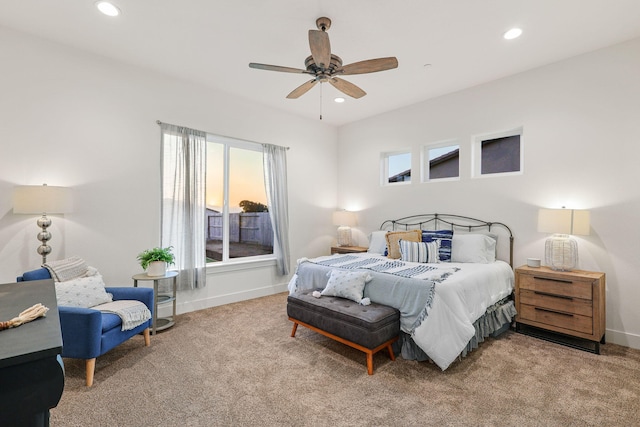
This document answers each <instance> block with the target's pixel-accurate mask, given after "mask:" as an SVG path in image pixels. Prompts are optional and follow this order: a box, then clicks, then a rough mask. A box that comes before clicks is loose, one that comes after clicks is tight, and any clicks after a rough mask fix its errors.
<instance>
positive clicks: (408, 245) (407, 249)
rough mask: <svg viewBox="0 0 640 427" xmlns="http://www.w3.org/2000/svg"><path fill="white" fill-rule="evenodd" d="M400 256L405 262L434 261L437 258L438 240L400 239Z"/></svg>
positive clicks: (436, 260)
mask: <svg viewBox="0 0 640 427" xmlns="http://www.w3.org/2000/svg"><path fill="white" fill-rule="evenodd" d="M398 243H399V244H400V258H401V259H402V261H407V262H431V263H436V262H439V260H438V248H439V247H440V241H439V240H434V241H433V242H428V243H426V242H409V241H407V240H400V241H399V242H398Z"/></svg>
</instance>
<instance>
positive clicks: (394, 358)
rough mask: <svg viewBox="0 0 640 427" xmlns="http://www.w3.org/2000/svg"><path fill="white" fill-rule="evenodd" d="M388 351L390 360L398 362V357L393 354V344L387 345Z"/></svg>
mask: <svg viewBox="0 0 640 427" xmlns="http://www.w3.org/2000/svg"><path fill="white" fill-rule="evenodd" d="M387 350H389V358H390V359H391V360H396V355H395V354H393V349H392V348H391V343H389V344H387Z"/></svg>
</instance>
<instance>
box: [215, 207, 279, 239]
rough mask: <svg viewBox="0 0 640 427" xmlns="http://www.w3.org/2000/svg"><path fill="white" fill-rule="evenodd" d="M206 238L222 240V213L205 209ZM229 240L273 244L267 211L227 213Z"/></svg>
mask: <svg viewBox="0 0 640 427" xmlns="http://www.w3.org/2000/svg"><path fill="white" fill-rule="evenodd" d="M207 240H222V214H221V213H219V212H212V211H207ZM229 242H231V243H254V244H258V245H262V246H273V228H272V227H271V218H270V217H269V212H248V213H245V212H241V213H232V214H229Z"/></svg>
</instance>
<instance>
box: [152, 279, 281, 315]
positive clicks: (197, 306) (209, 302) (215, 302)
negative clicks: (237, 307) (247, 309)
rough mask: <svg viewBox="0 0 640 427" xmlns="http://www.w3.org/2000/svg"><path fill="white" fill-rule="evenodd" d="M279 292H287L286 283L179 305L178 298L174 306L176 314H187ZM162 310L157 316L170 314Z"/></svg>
mask: <svg viewBox="0 0 640 427" xmlns="http://www.w3.org/2000/svg"><path fill="white" fill-rule="evenodd" d="M281 292H287V283H282V284H278V285H272V286H265V287H262V288H255V289H250V290H247V291H242V292H234V293H231V294H225V295H215V296H211V297H207V298H202V299H199V300H192V301H187V302H183V303H180V299H179V298H178V303H177V305H176V312H177V313H178V314H183V313H189V312H192V311H197V310H204V309H205V308H210V307H217V306H219V305H224V304H231V303H234V302H240V301H246V300H250V299H254V298H260V297H264V296H267V295H274V294H279V293H281ZM167 305H169V304H167ZM164 309H166V307H162V308H161V309H160V310H163V311H162V313H161V312H160V310H159V311H158V314H160V315H168V314H170V313H165V310H164Z"/></svg>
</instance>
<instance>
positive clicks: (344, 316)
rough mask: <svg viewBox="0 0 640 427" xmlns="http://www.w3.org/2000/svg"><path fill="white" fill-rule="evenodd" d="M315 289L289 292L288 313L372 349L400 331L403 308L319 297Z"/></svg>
mask: <svg viewBox="0 0 640 427" xmlns="http://www.w3.org/2000/svg"><path fill="white" fill-rule="evenodd" d="M312 293H313V290H305V291H301V292H297V293H294V294H292V295H289V297H288V298H287V314H288V315H289V317H292V318H294V319H296V320H299V321H301V322H303V323H307V324H309V325H311V326H315V327H316V328H318V329H322V330H323V331H326V332H329V333H331V334H333V335H337V336H339V337H340V338H344V339H346V340H348V341H351V342H353V343H356V344H358V345H361V346H363V347H366V348H369V349H373V348H376V347H378V346H379V345H381V344H383V343H385V342H387V341H389V340H391V339H393V338H394V337H396V336H398V334H399V333H400V312H399V311H398V310H397V309H395V308H393V307H389V306H386V305H382V304H376V303H371V305H360V304H358V303H356V302H353V301H351V300H348V299H344V298H339V297H330V296H323V297H322V298H316V297H314V296H313V295H312Z"/></svg>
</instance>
